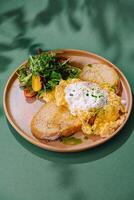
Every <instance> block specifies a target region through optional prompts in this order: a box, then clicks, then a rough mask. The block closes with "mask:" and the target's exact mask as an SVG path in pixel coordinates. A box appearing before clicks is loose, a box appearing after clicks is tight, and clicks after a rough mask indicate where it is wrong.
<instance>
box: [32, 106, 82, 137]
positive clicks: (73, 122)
mask: <svg viewBox="0 0 134 200" xmlns="http://www.w3.org/2000/svg"><path fill="white" fill-rule="evenodd" d="M80 128H81V122H80V120H79V119H78V118H77V117H74V116H72V115H71V114H70V112H69V110H68V109H67V108H65V107H62V106H60V107H58V106H56V103H55V102H49V103H46V104H44V105H43V106H42V107H41V108H40V110H39V111H38V112H37V114H35V116H34V117H33V119H32V122H31V131H32V134H33V135H34V136H35V137H36V138H38V139H47V140H55V139H57V138H58V137H60V136H70V135H72V134H73V133H74V132H76V131H78V130H80Z"/></svg>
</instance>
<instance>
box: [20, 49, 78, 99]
mask: <svg viewBox="0 0 134 200" xmlns="http://www.w3.org/2000/svg"><path fill="white" fill-rule="evenodd" d="M80 71H81V70H80V69H78V68H76V67H74V66H72V65H71V64H70V63H69V59H64V58H59V57H58V56H56V54H55V53H52V52H49V53H45V52H42V53H41V54H40V55H35V56H30V57H29V59H28V62H27V63H26V64H24V65H22V66H21V67H20V68H19V70H18V71H17V75H18V78H19V82H20V87H21V89H23V90H24V95H25V96H26V97H33V96H38V97H39V98H40V97H42V95H43V94H44V93H45V92H46V91H51V90H53V89H54V88H55V86H56V85H57V84H58V83H59V82H60V80H61V79H63V80H66V79H68V78H76V77H78V76H79V73H80Z"/></svg>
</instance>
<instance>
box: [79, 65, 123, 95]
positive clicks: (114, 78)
mask: <svg viewBox="0 0 134 200" xmlns="http://www.w3.org/2000/svg"><path fill="white" fill-rule="evenodd" d="M80 78H81V79H82V80H85V81H96V82H97V83H99V84H101V83H109V84H110V85H111V86H112V87H114V88H115V92H116V94H117V95H119V96H120V95H121V93H122V84H121V81H120V79H119V76H118V74H117V72H116V71H115V70H114V69H113V68H112V67H109V66H108V65H105V64H91V65H86V66H84V68H83V70H82V72H81V74H80Z"/></svg>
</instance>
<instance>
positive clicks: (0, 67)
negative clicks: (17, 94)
mask: <svg viewBox="0 0 134 200" xmlns="http://www.w3.org/2000/svg"><path fill="white" fill-rule="evenodd" d="M11 62H12V59H11V58H9V57H7V56H4V55H0V72H4V71H6V69H7V68H8V65H9V64H10V63H11Z"/></svg>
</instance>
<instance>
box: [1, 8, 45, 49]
mask: <svg viewBox="0 0 134 200" xmlns="http://www.w3.org/2000/svg"><path fill="white" fill-rule="evenodd" d="M8 19H12V25H14V26H15V27H16V29H17V32H16V35H15V36H14V37H13V38H12V39H11V41H10V42H7V43H6V42H1V43H0V52H3V53H4V52H7V51H11V50H15V49H28V52H29V53H32V52H33V51H34V50H35V48H36V47H38V48H39V47H40V48H41V47H42V44H41V43H35V42H34V38H32V37H30V36H29V37H28V36H26V33H27V29H28V26H29V22H28V21H27V19H26V12H25V9H24V7H19V8H16V9H13V10H9V11H7V12H5V13H2V14H0V24H2V23H4V22H5V21H6V20H8ZM9 36H10V35H9Z"/></svg>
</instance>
